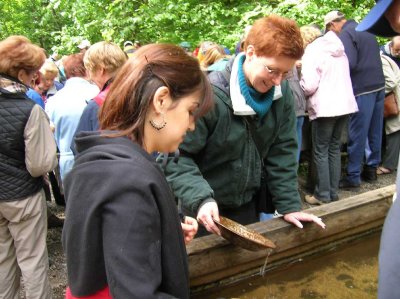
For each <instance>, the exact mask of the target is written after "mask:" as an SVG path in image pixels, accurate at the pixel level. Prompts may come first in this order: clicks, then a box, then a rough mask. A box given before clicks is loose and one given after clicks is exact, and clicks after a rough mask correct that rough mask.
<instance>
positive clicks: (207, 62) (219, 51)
mask: <svg viewBox="0 0 400 299" xmlns="http://www.w3.org/2000/svg"><path fill="white" fill-rule="evenodd" d="M228 61H229V59H228V57H227V55H226V54H225V50H224V48H223V47H221V46H220V45H217V44H215V45H213V46H210V48H208V50H207V51H206V53H205V55H204V58H203V61H202V62H201V63H200V65H201V67H202V69H203V70H204V71H209V72H212V71H222V70H223V69H224V68H225V66H226V64H227V63H228Z"/></svg>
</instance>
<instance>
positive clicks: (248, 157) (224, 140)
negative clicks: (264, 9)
mask: <svg viewBox="0 0 400 299" xmlns="http://www.w3.org/2000/svg"><path fill="white" fill-rule="evenodd" d="M302 55H303V41H302V38H301V34H300V31H299V28H298V27H297V25H296V23H295V22H294V21H292V20H288V19H286V18H282V17H279V16H268V17H264V18H261V19H259V20H257V21H256V22H255V23H254V25H253V26H252V28H251V30H250V32H249V34H248V36H247V38H246V40H245V43H244V52H243V53H241V54H239V55H238V56H236V57H235V58H233V59H232V60H231V61H230V62H229V63H228V65H227V67H226V69H225V70H224V71H221V72H213V73H211V75H210V77H209V78H210V81H211V83H212V85H213V89H214V97H215V107H214V110H212V111H211V112H209V113H208V114H207V115H205V116H204V117H202V118H200V119H199V120H198V122H197V123H196V129H195V130H194V131H193V132H190V133H188V134H187V135H186V138H185V140H184V142H183V143H182V144H181V146H180V155H181V156H180V157H179V160H178V161H177V162H176V161H175V162H174V161H172V160H170V161H168V163H167V166H166V168H165V173H166V176H167V179H168V181H169V183H170V185H171V187H172V189H173V191H174V193H175V196H176V197H177V198H178V199H179V200H180V201H181V203H182V206H183V208H184V210H186V211H185V212H187V213H192V214H194V215H195V216H197V219H198V221H199V222H200V223H201V224H202V225H203V226H204V227H205V229H206V230H207V231H208V232H210V233H216V234H219V233H220V231H219V230H218V228H217V226H216V225H215V223H214V220H219V215H222V216H226V217H228V218H231V219H233V220H235V221H238V222H239V223H241V224H249V223H253V222H256V221H258V220H259V217H258V213H257V212H269V213H271V212H274V211H275V209H276V210H277V211H278V212H279V213H280V214H283V215H284V216H283V217H284V219H285V220H286V221H288V222H291V223H293V224H294V225H296V226H297V227H299V228H302V227H303V225H302V223H301V222H302V221H313V222H315V223H317V224H318V225H320V226H321V227H324V226H325V225H324V223H323V222H322V221H321V219H319V218H318V217H316V216H314V215H311V214H307V213H304V212H301V211H300V210H301V200H300V195H299V192H298V186H297V159H296V153H297V138H296V115H295V112H294V103H293V97H292V93H291V90H290V89H289V85H288V83H287V81H286V80H285V78H286V76H287V74H288V72H289V71H290V70H291V69H292V68H293V66H294V64H295V62H296V60H298V59H300V58H301V57H302ZM203 233H206V232H205V231H204V230H203Z"/></svg>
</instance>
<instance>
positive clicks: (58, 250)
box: [47, 173, 396, 299]
mask: <svg viewBox="0 0 400 299" xmlns="http://www.w3.org/2000/svg"><path fill="white" fill-rule="evenodd" d="M395 180H396V174H395V173H392V174H388V175H381V176H378V181H377V182H375V183H373V184H369V183H364V182H363V183H362V185H361V188H360V190H359V192H358V193H363V192H367V191H370V190H375V189H378V188H382V187H385V186H388V185H390V184H394V183H395ZM299 182H300V186H303V185H304V184H305V182H304V178H302V177H300V179H299ZM300 193H301V195H302V197H304V194H306V191H304V188H300ZM356 194H357V193H355V192H352V191H340V194H339V197H340V199H343V198H346V197H349V196H353V195H356ZM308 206H309V205H308V204H307V203H304V202H303V207H304V208H305V209H306V208H307V207H308ZM49 207H50V210H51V211H52V212H53V213H54V214H55V215H57V216H58V217H60V218H64V208H63V207H60V206H57V205H56V204H55V203H54V201H53V202H51V203H49ZM61 231H62V228H52V229H49V231H48V237H47V244H48V251H49V264H50V282H51V285H52V288H53V298H54V299H61V298H64V294H65V288H66V285H67V265H66V262H65V257H64V254H63V250H62V245H61Z"/></svg>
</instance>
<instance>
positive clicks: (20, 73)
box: [17, 69, 29, 84]
mask: <svg viewBox="0 0 400 299" xmlns="http://www.w3.org/2000/svg"><path fill="white" fill-rule="evenodd" d="M26 75H27V73H26V71H25V70H23V69H20V70H19V71H18V74H17V78H18V80H19V81H21V82H22V83H24V84H26V82H24V78H25V77H26ZM28 83H29V82H28Z"/></svg>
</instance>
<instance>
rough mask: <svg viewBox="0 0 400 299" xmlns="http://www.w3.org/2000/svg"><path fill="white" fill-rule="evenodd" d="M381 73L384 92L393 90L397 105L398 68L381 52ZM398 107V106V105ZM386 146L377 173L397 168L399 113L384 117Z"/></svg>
mask: <svg viewBox="0 0 400 299" xmlns="http://www.w3.org/2000/svg"><path fill="white" fill-rule="evenodd" d="M381 59H382V66H383V74H384V75H385V94H388V93H390V92H393V93H394V95H395V97H396V99H397V105H398V106H399V100H400V86H399V84H400V69H399V67H398V66H397V64H396V63H395V62H394V61H393V60H392V59H391V58H389V57H388V56H386V55H384V54H381ZM399 109H400V106H399ZM385 133H386V147H385V149H384V151H383V152H384V154H383V155H382V165H381V166H379V167H378V168H377V170H376V173H377V174H378V175H379V174H389V173H392V171H393V170H395V169H396V168H397V164H398V161H399V152H400V115H397V116H392V117H387V118H386V119H385Z"/></svg>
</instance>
